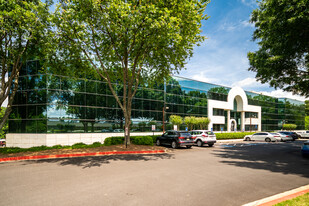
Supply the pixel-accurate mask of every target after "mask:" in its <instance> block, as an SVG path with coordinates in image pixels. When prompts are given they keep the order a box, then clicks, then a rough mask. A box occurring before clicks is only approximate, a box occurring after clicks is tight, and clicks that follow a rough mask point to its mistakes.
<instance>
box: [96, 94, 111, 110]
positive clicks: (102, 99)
mask: <svg viewBox="0 0 309 206" xmlns="http://www.w3.org/2000/svg"><path fill="white" fill-rule="evenodd" d="M96 98H97V106H98V107H107V106H108V105H107V104H106V99H107V97H106V96H103V95H97V96H96Z"/></svg>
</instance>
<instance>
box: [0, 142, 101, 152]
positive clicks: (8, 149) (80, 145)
mask: <svg viewBox="0 0 309 206" xmlns="http://www.w3.org/2000/svg"><path fill="white" fill-rule="evenodd" d="M101 146H103V144H101V143H100V142H94V143H93V144H90V145H86V144H84V143H76V144H74V145H72V146H61V145H55V146H52V147H47V146H40V147H31V148H19V147H2V148H0V153H2V154H9V153H19V152H38V151H43V150H51V149H79V148H94V147H101Z"/></svg>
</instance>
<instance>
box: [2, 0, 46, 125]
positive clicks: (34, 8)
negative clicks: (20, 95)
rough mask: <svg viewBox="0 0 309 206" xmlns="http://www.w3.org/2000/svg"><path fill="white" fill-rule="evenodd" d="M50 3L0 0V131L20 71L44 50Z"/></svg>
mask: <svg viewBox="0 0 309 206" xmlns="http://www.w3.org/2000/svg"><path fill="white" fill-rule="evenodd" d="M50 4H51V2H50V1H49V0H46V1H45V3H42V2H41V1H40V0H20V1H15V0H0V76H1V82H0V87H1V90H0V106H2V104H3V102H4V101H5V100H6V99H8V105H7V109H6V110H5V114H4V115H3V116H2V118H1V119H0V128H2V126H3V125H4V123H5V121H6V120H7V118H8V116H9V113H10V112H11V105H12V103H13V100H14V96H15V93H16V90H17V88H18V77H19V72H20V69H21V68H22V66H23V65H24V64H25V63H26V61H27V60H28V59H34V58H36V57H37V56H41V57H42V56H43V55H44V52H45V51H47V50H46V48H47V45H48V43H46V42H48V41H45V40H46V38H47V37H48V36H49V34H50V33H49V31H50V30H49V29H48V28H49V26H50V18H49V17H50V15H49V9H48V7H49V5H50ZM43 58H44V57H43Z"/></svg>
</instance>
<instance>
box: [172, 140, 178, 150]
mask: <svg viewBox="0 0 309 206" xmlns="http://www.w3.org/2000/svg"><path fill="white" fill-rule="evenodd" d="M172 148H173V149H177V143H176V142H175V141H173V142H172Z"/></svg>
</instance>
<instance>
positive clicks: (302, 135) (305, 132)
mask: <svg viewBox="0 0 309 206" xmlns="http://www.w3.org/2000/svg"><path fill="white" fill-rule="evenodd" d="M297 133H298V134H299V135H300V136H301V138H306V139H308V138H309V131H304V132H297Z"/></svg>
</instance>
